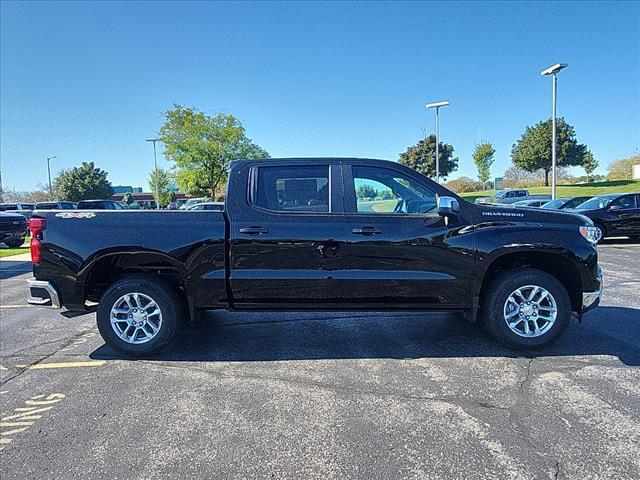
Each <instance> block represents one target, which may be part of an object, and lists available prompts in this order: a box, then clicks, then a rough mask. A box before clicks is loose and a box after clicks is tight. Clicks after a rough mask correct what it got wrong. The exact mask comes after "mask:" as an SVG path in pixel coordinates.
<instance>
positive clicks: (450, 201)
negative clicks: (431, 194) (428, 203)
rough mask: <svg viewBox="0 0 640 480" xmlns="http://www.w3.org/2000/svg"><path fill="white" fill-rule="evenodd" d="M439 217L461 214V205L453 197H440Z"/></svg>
mask: <svg viewBox="0 0 640 480" xmlns="http://www.w3.org/2000/svg"><path fill="white" fill-rule="evenodd" d="M437 205H438V215H440V216H442V217H446V216H448V215H457V214H458V213H460V203H459V202H458V200H456V199H455V198H453V197H438V203H437Z"/></svg>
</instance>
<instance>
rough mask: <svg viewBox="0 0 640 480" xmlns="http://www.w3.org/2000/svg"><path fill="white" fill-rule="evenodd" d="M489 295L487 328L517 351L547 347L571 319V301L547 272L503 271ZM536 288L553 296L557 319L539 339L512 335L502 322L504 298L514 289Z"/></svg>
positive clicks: (529, 270) (532, 270)
mask: <svg viewBox="0 0 640 480" xmlns="http://www.w3.org/2000/svg"><path fill="white" fill-rule="evenodd" d="M494 285H495V286H494V288H492V289H491V290H490V291H489V292H488V295H489V298H488V302H487V303H488V305H487V308H488V309H489V311H488V312H487V315H486V317H485V318H486V323H487V328H488V329H489V331H490V332H491V334H492V335H493V336H494V337H496V338H497V339H498V340H499V341H501V342H502V343H504V344H505V345H507V346H509V347H511V348H516V349H532V348H538V347H541V346H544V345H548V344H550V343H552V342H554V341H556V340H557V339H558V338H559V337H560V336H562V335H563V334H564V332H565V331H566V329H567V327H568V326H569V320H570V318H571V302H570V300H569V295H568V294H567V291H566V289H565V288H564V287H563V286H562V284H561V283H560V282H559V281H558V280H557V279H556V278H554V277H553V276H551V275H549V274H548V273H546V272H543V271H540V270H535V269H531V268H527V269H522V270H521V271H516V272H506V273H505V274H503V275H502V276H501V277H500V278H499V280H498V281H497V282H496V283H495V284H494ZM525 285H537V286H540V287H543V288H545V289H546V290H547V291H549V293H550V294H551V295H552V296H553V298H554V299H555V301H556V306H557V309H558V311H557V316H556V320H555V322H554V324H553V325H552V326H551V328H550V329H549V330H548V331H547V332H545V333H544V334H542V335H541V336H539V337H535V338H527V337H521V336H519V335H517V334H516V333H514V332H512V331H511V329H510V328H509V326H508V325H507V322H506V320H505V319H504V305H505V302H506V301H507V298H508V297H509V296H510V295H511V293H512V292H514V291H515V290H516V289H517V288H520V287H523V286H525Z"/></svg>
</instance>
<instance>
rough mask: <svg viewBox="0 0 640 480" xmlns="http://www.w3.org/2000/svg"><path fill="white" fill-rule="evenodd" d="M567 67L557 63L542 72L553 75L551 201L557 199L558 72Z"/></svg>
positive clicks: (542, 73)
mask: <svg viewBox="0 0 640 480" xmlns="http://www.w3.org/2000/svg"><path fill="white" fill-rule="evenodd" d="M566 66H567V64H566V63H556V64H555V65H552V66H550V67H549V68H547V69H545V70H543V71H542V72H540V75H542V76H548V75H551V76H552V79H551V199H552V200H555V199H556V150H557V148H556V100H557V95H558V94H557V90H558V76H557V75H558V72H559V71H560V70H562V69H563V68H565V67H566Z"/></svg>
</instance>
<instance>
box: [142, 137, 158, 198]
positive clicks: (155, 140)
mask: <svg viewBox="0 0 640 480" xmlns="http://www.w3.org/2000/svg"><path fill="white" fill-rule="evenodd" d="M159 141H160V139H159V138H147V139H146V140H145V142H153V164H154V165H155V175H154V178H155V184H156V195H157V197H156V210H160V192H159V191H158V158H157V157H156V142H159Z"/></svg>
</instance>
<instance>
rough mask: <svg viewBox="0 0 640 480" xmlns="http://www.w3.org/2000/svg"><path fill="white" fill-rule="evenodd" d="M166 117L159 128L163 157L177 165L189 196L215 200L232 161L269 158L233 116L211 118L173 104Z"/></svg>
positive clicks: (183, 186) (184, 188) (179, 180)
mask: <svg viewBox="0 0 640 480" xmlns="http://www.w3.org/2000/svg"><path fill="white" fill-rule="evenodd" d="M164 118H165V122H164V124H163V125H162V127H161V128H160V140H161V141H162V142H163V143H164V145H165V151H164V154H165V156H166V157H167V158H168V159H169V160H171V161H173V162H174V163H175V169H176V180H177V183H178V186H179V187H180V189H181V190H182V191H184V192H186V193H189V194H192V195H208V196H210V197H211V198H216V191H217V190H218V187H219V186H220V185H222V184H224V182H225V180H226V177H227V173H228V170H229V165H230V164H231V162H232V161H233V160H239V159H243V158H269V154H268V153H267V152H266V151H265V150H264V149H262V148H261V147H259V146H258V145H256V144H255V143H253V142H252V141H251V140H250V139H249V138H247V136H246V135H245V130H244V127H243V126H242V124H241V123H240V121H238V119H237V118H235V117H234V116H233V115H226V114H223V113H218V114H216V115H213V116H211V115H207V114H205V113H204V112H201V111H199V110H197V109H195V108H186V107H183V106H181V105H174V106H173V109H172V110H169V111H167V112H165V113H164Z"/></svg>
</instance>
